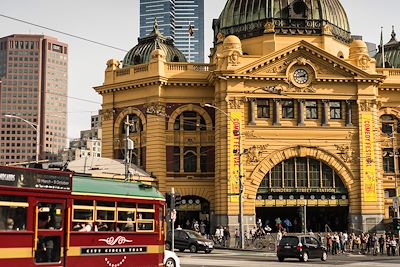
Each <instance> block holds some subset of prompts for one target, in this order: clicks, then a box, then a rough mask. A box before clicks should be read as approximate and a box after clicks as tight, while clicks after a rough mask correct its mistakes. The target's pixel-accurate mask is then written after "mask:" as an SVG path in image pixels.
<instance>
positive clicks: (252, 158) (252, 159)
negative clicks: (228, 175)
mask: <svg viewBox="0 0 400 267" xmlns="http://www.w3.org/2000/svg"><path fill="white" fill-rule="evenodd" d="M267 149H268V145H258V146H252V147H250V148H248V149H247V152H246V154H245V155H246V162H247V164H249V163H258V162H260V161H261V159H262V154H263V153H264V152H265V151H266V150H267Z"/></svg>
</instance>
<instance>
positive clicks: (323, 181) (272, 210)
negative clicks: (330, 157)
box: [256, 156, 349, 232]
mask: <svg viewBox="0 0 400 267" xmlns="http://www.w3.org/2000/svg"><path fill="white" fill-rule="evenodd" d="M348 214H349V194H348V190H347V188H346V186H345V185H344V183H343V180H342V178H341V177H340V175H339V174H338V173H337V172H336V171H335V170H334V169H332V168H331V167H330V166H328V165H327V164H326V163H324V162H323V161H321V160H318V159H315V158H312V157H300V156H299V157H292V158H287V159H285V160H283V161H281V162H279V163H277V164H276V165H275V166H274V167H273V168H271V169H270V170H269V171H268V172H267V173H266V174H265V176H264V178H263V179H262V181H261V183H260V186H259V188H258V190H257V194H256V218H257V220H258V219H261V221H262V223H263V225H264V226H265V225H266V224H268V225H269V226H270V227H271V228H272V229H273V230H274V231H277V230H278V228H279V222H280V225H281V226H282V227H283V228H286V229H288V230H289V231H290V232H302V231H304V230H305V229H307V230H310V229H312V230H313V231H315V232H323V231H326V230H332V231H345V230H347V226H348Z"/></svg>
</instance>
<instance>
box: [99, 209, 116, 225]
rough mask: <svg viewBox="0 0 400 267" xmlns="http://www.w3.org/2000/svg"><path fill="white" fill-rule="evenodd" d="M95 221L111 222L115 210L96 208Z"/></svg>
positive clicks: (113, 218) (113, 219)
mask: <svg viewBox="0 0 400 267" xmlns="http://www.w3.org/2000/svg"><path fill="white" fill-rule="evenodd" d="M96 221H99V222H100V221H104V222H113V221H115V210H102V209H101V208H97V209H96Z"/></svg>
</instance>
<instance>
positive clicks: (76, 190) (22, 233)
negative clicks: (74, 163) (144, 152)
mask: <svg viewBox="0 0 400 267" xmlns="http://www.w3.org/2000/svg"><path fill="white" fill-rule="evenodd" d="M164 219H165V199H164V197H163V196H162V194H161V193H160V192H158V191H157V190H156V189H155V188H154V187H152V186H149V185H146V184H142V183H126V182H123V181H115V180H106V179H98V178H91V177H82V176H77V175H74V174H73V173H71V172H63V171H50V170H39V169H29V168H19V167H6V166H0V240H1V242H0V266H7V267H14V266H15V267H21V266H24V267H30V266H49V267H53V266H54V267H55V266H57V267H61V266H67V267H82V266H87V267H89V266H96V267H103V266H104V267H125V266H126V267H131V266H135V267H154V266H163V257H164V237H165V234H164V227H165V224H164V222H165V220H164Z"/></svg>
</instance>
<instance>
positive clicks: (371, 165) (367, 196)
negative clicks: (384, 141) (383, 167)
mask: <svg viewBox="0 0 400 267" xmlns="http://www.w3.org/2000/svg"><path fill="white" fill-rule="evenodd" d="M361 142H362V154H361V159H362V160H361V161H362V171H363V173H362V174H361V178H362V181H363V184H364V201H368V202H372V201H377V200H378V193H377V189H376V185H377V181H376V166H375V150H374V149H375V141H374V129H373V121H372V114H361Z"/></svg>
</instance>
